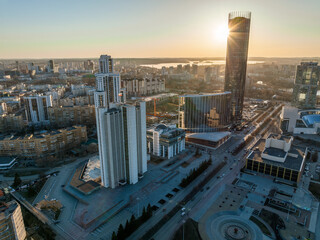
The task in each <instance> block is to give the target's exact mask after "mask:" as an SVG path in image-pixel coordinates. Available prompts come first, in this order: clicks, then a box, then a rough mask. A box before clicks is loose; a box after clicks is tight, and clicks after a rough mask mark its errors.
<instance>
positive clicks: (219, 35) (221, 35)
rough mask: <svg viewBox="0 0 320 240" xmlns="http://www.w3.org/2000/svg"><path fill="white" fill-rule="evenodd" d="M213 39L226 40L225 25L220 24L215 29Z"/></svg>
mask: <svg viewBox="0 0 320 240" xmlns="http://www.w3.org/2000/svg"><path fill="white" fill-rule="evenodd" d="M214 35H215V39H216V40H217V41H219V42H227V39H228V35H229V28H228V26H227V25H220V26H218V27H217V28H216V29H215V33H214Z"/></svg>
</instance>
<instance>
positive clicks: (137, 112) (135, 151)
mask: <svg viewBox="0 0 320 240" xmlns="http://www.w3.org/2000/svg"><path fill="white" fill-rule="evenodd" d="M98 111H99V120H97V123H98V124H99V125H97V129H98V132H99V135H100V138H99V153H100V167H101V181H102V184H103V186H105V187H111V188H115V187H117V186H119V185H124V184H126V183H129V184H135V183H137V182H138V179H139V177H142V176H143V173H145V172H146V171H147V142H146V141H147V140H146V104H145V102H137V103H136V104H130V105H129V104H122V103H120V104H114V103H111V104H110V107H109V108H99V109H98Z"/></svg>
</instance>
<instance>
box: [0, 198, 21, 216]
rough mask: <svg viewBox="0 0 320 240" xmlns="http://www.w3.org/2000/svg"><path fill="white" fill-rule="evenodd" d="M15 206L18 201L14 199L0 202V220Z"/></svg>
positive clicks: (11, 211)
mask: <svg viewBox="0 0 320 240" xmlns="http://www.w3.org/2000/svg"><path fill="white" fill-rule="evenodd" d="M17 207H18V203H17V202H16V201H10V202H7V203H5V202H0V220H2V219H4V218H7V217H8V216H10V215H11V214H12V213H13V212H14V210H16V208H17Z"/></svg>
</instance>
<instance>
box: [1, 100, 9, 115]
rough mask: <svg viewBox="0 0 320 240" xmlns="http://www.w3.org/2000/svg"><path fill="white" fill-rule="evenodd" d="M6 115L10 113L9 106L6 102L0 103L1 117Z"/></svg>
mask: <svg viewBox="0 0 320 240" xmlns="http://www.w3.org/2000/svg"><path fill="white" fill-rule="evenodd" d="M6 113H8V111H7V104H6V103H5V102H2V103H0V115H1V114H6Z"/></svg>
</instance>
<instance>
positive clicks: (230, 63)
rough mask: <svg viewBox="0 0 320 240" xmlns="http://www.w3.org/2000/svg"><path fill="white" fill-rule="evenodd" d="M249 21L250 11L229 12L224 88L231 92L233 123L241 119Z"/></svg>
mask: <svg viewBox="0 0 320 240" xmlns="http://www.w3.org/2000/svg"><path fill="white" fill-rule="evenodd" d="M250 21H251V13H250V12H232V13H229V23H228V26H229V36H228V43H227V57H226V71H225V86H224V90H225V91H229V92H231V96H232V97H231V98H232V112H231V114H232V120H233V122H234V123H239V122H240V121H241V119H242V110H243V100H244V91H245V82H246V72H247V59H248V45H249V32H250Z"/></svg>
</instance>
